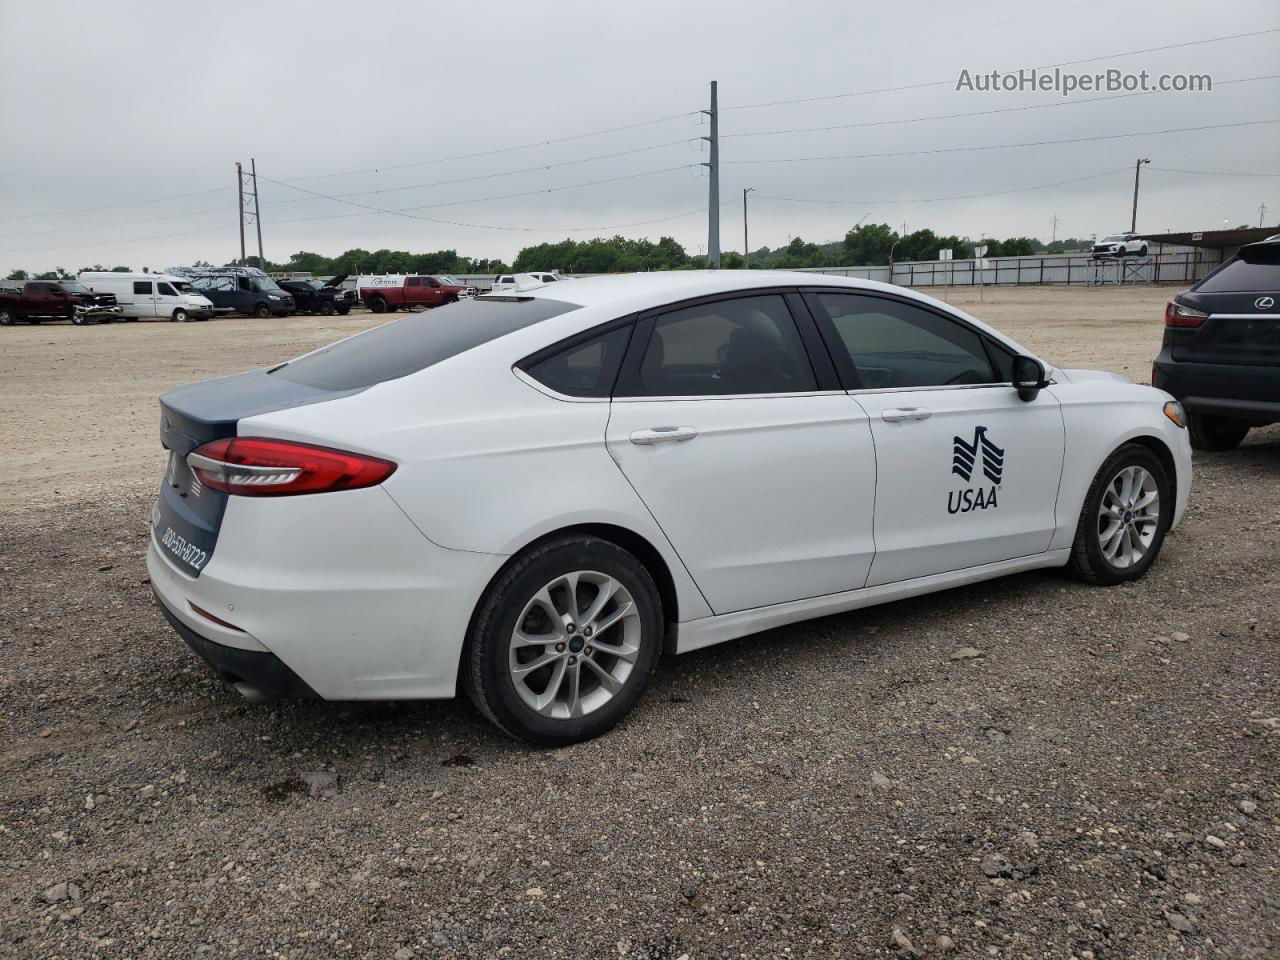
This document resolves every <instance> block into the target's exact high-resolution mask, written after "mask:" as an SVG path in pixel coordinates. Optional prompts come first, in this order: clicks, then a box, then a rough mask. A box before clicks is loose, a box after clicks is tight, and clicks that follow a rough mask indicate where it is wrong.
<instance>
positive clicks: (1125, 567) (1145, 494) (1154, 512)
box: [1067, 443, 1175, 587]
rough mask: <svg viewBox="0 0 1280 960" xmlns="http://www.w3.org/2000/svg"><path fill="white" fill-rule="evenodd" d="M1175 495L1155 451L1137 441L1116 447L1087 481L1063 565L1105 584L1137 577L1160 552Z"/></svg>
mask: <svg viewBox="0 0 1280 960" xmlns="http://www.w3.org/2000/svg"><path fill="white" fill-rule="evenodd" d="M1174 496H1175V490H1174V488H1173V483H1172V481H1171V478H1170V477H1169V475H1168V474H1167V473H1166V472H1165V469H1164V464H1162V463H1161V462H1160V458H1159V457H1157V456H1156V455H1155V454H1154V453H1153V452H1152V451H1151V450H1150V449H1148V448H1147V447H1144V446H1142V445H1141V444H1136V443H1127V444H1125V445H1124V446H1122V447H1120V449H1118V450H1117V451H1116V452H1115V453H1113V454H1112V455H1111V456H1110V457H1108V458H1107V460H1106V462H1105V463H1103V465H1102V468H1101V469H1100V470H1098V473H1097V475H1096V476H1095V477H1094V478H1093V483H1091V484H1090V485H1089V492H1088V493H1087V494H1086V495H1085V498H1084V506H1083V507H1082V508H1081V509H1080V519H1079V521H1078V523H1077V524H1076V537H1075V542H1074V543H1073V544H1072V546H1071V559H1070V560H1069V561H1067V570H1068V571H1069V572H1070V573H1071V574H1073V575H1074V576H1076V577H1078V578H1079V579H1081V580H1084V581H1085V582H1087V583H1093V584H1098V585H1100V586H1105V587H1111V586H1115V585H1116V584H1120V583H1127V582H1128V581H1130V580H1137V579H1138V578H1139V577H1141V576H1142V575H1143V574H1145V573H1146V572H1147V571H1148V570H1149V569H1150V568H1151V565H1152V564H1153V563H1155V560H1156V557H1157V556H1159V554H1160V548H1161V546H1163V544H1164V535H1165V533H1166V532H1167V531H1168V529H1169V521H1170V519H1171V518H1172V516H1173V506H1174Z"/></svg>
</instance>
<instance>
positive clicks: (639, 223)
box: [0, 177, 738, 253]
mask: <svg viewBox="0 0 1280 960" xmlns="http://www.w3.org/2000/svg"><path fill="white" fill-rule="evenodd" d="M262 179H263V180H265V179H266V177H262ZM737 202H738V200H737V198H736V197H733V198H730V199H728V200H726V201H724V203H722V204H721V207H725V206H728V205H729V204H732V203H737ZM706 212H707V208H706V206H705V205H704V206H701V207H697V208H695V209H693V210H683V211H681V212H680V213H673V214H668V215H666V216H661V217H654V218H652V219H648V220H635V221H632V222H631V223H613V224H601V225H597V226H590V227H564V226H553V227H516V226H505V225H500V224H492V223H463V222H460V221H456V220H439V219H434V218H431V217H421V216H414V215H413V214H409V213H404V211H393V210H381V209H376V208H370V209H368V210H364V211H360V212H357V213H331V214H325V215H321V216H317V217H294V218H291V219H288V220H275V221H272V226H277V227H279V226H284V225H285V224H290V223H311V222H313V221H316V220H349V219H352V218H355V217H371V216H377V215H379V214H382V213H399V214H400V215H403V216H407V217H409V218H410V219H413V220H423V221H427V222H430V223H442V224H447V225H449V226H455V227H470V228H472V229H476V230H502V231H513V232H519V233H560V232H564V233H589V232H593V231H602V230H625V229H627V228H629V227H643V226H648V225H650V224H654V223H666V222H668V221H670V220H679V219H681V218H682V217H691V216H693V215H694V214H705V213H706ZM230 229H232V228H231V227H229V226H225V227H210V228H206V229H201V230H187V231H184V232H182V233H166V234H161V235H159V236H151V237H129V238H126V239H124V240H106V241H99V242H94V243H69V244H62V245H59V246H53V247H23V248H17V249H10V250H0V253H37V252H41V251H45V250H71V249H79V248H81V247H102V246H109V245H112V244H126V243H142V242H144V241H148V240H168V239H170V238H172V237H190V236H195V235H197V234H202V233H214V232H216V231H219V230H230Z"/></svg>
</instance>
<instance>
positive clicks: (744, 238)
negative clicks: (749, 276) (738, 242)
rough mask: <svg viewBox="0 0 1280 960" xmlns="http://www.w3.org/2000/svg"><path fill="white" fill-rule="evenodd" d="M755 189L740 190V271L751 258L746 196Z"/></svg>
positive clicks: (745, 188)
mask: <svg viewBox="0 0 1280 960" xmlns="http://www.w3.org/2000/svg"><path fill="white" fill-rule="evenodd" d="M754 189H755V187H744V188H743V190H742V269H743V270H745V269H747V258H748V257H749V256H751V253H750V251H751V247H750V246H749V245H748V243H747V194H748V193H750V192H751V191H752V190H754Z"/></svg>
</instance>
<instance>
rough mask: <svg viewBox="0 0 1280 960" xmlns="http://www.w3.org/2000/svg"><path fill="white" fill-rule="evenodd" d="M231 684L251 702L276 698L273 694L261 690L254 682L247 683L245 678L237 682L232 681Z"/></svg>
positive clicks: (263, 701)
mask: <svg viewBox="0 0 1280 960" xmlns="http://www.w3.org/2000/svg"><path fill="white" fill-rule="evenodd" d="M231 686H232V688H233V689H234V690H235V692H236V693H238V694H240V696H242V697H244V698H245V699H246V700H247V701H249V702H250V703H270V702H271V701H272V700H275V699H276V697H275V696H274V695H273V694H270V693H267V692H266V691H265V690H261V689H259V688H258V687H255V686H253V685H252V684H248V683H245V682H244V681H243V680H239V681H236V682H235V683H232V684H231Z"/></svg>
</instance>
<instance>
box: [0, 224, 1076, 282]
mask: <svg viewBox="0 0 1280 960" xmlns="http://www.w3.org/2000/svg"><path fill="white" fill-rule="evenodd" d="M1090 243H1091V241H1089V240H1080V239H1076V238H1070V239H1065V240H1055V241H1053V242H1051V243H1047V244H1046V243H1044V242H1042V241H1040V240H1037V239H1035V238H1034V237H1007V238H1005V239H1003V240H999V239H996V238H994V237H984V238H982V239H979V240H972V239H970V238H968V237H957V236H955V235H954V234H949V235H942V236H939V235H938V234H936V233H934V232H933V231H932V230H929V229H922V230H916V231H913V232H911V233H905V234H904V233H900V232H898V231H896V230H894V229H893V228H892V227H890V226H889V225H888V224H887V223H871V224H859V225H858V226H856V227H854V228H853V229H852V230H850V231H849V232H848V233H846V234H845V236H844V239H843V240H836V241H834V242H832V243H821V244H819V243H811V242H807V241H805V240H804V239H802V238H801V237H795V238H794V239H792V240H791V241H790V242H789V243H788V244H786V245H785V246H781V247H775V248H772V249H771V248H769V247H767V246H762V247H759V248H758V249H756V250H752V251H751V253H750V255H749V256H748V257H746V258H745V262H744V258H743V255H742V254H741V253H739V252H738V251H736V250H731V251H726V252H725V253H723V254H722V255H721V258H720V266H721V267H722V268H724V269H727V270H735V269H742V268H743V267H747V268H749V269H752V270H779V269H781V270H787V269H794V268H796V267H861V266H875V265H881V264H887V263H889V262H890V261H891V260H892V261H893V262H895V263H902V262H905V261H913V260H914V261H921V260H937V259H938V255H939V251H940V250H945V249H950V250H951V255H952V257H954V258H955V259H956V260H967V259H970V258H972V257H973V251H974V248H975V247H977V246H984V245H985V246H986V248H987V252H986V256H988V257H1020V256H1034V255H1035V254H1039V253H1043V254H1057V253H1074V252H1081V251H1087V250H1088V249H1089V246H1090ZM246 263H247V265H249V266H255V267H260V268H261V269H264V270H266V271H267V272H268V273H309V274H311V275H312V276H318V277H328V276H337V275H338V274H341V273H345V274H348V275H358V274H381V273H409V274H414V273H418V274H456V273H463V274H487V273H493V274H498V273H511V272H519V271H523V270H561V271H563V272H564V273H636V272H644V271H648V270H699V269H702V268H704V267H706V265H707V258H706V256H705V255H702V254H690V253H689V252H688V251H687V250H685V248H684V246H683V245H681V244H680V243H679V242H678V241H676V240H675V239H674V238H672V237H661V238H659V240H658V242H657V243H654V242H653V241H651V240H649V239H647V238H645V239H633V238H630V237H623V236H614V237H609V238H603V237H597V238H595V239H592V240H561V241H559V242H558V243H537V244H533V245H531V246H528V247H525V248H524V249H522V250H521V251H520V252H519V253H518V254H516V258H515V260H514V261H512V262H511V263H510V264H508V263H506V262H505V261H503V260H496V259H478V258H473V257H464V256H460V255H459V254H458V252H457V251H456V250H436V251H434V252H430V253H411V252H410V251H408V250H388V249H382V250H372V251H371V250H365V249H363V248H361V247H355V248H353V249H351V250H347V251H346V252H344V253H341V254H339V255H338V256H336V257H326V256H324V255H323V254H320V253H313V252H311V251H307V250H300V251H298V252H297V253H295V254H293V256H291V257H289V259H288V260H285V261H283V262H275V261H271V260H268V261H266V262H265V263H263V262H261V261H259V259H258V258H257V257H256V256H253V257H248V258H247V259H246ZM226 265H227V266H234V263H228V264H226ZM193 266H210V264H209V263H207V262H205V261H199V260H198V261H196V262H195V263H194V264H193ZM108 269H110V270H112V271H116V272H121V273H127V272H129V268H128V267H119V266H117V267H110V268H108V267H104V266H102V265H101V264H98V265H95V266H92V267H81V270H82V271H84V270H108ZM143 269H144V270H145V269H146V268H143ZM72 276H73V274H71V273H70V272H68V271H66V270H64V269H63V268H62V267H56V268H55V269H53V270H50V271H47V272H45V273H38V274H34V275H32V274H28V273H27V271H25V270H14V271H12V272H11V273H10V274H9V276H8V277H6V278H5V279H7V280H16V281H22V280H69V279H71V278H72Z"/></svg>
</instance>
